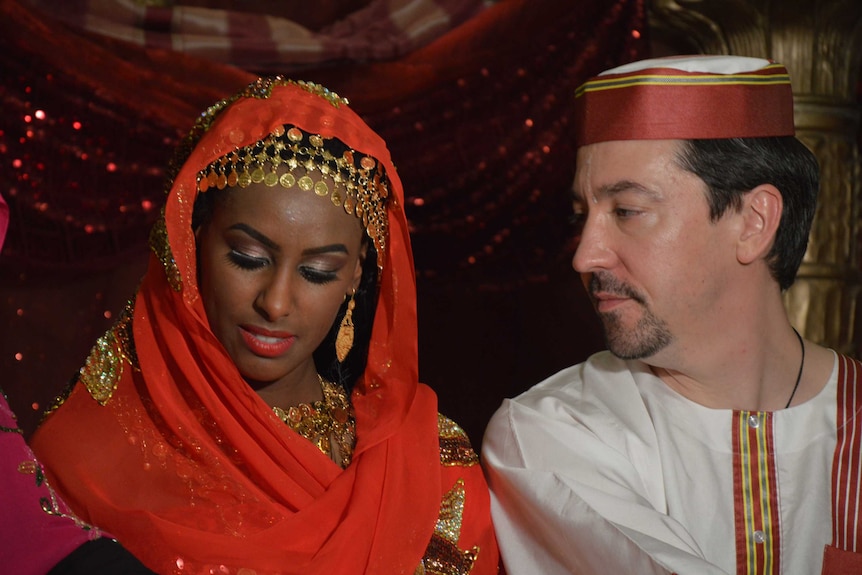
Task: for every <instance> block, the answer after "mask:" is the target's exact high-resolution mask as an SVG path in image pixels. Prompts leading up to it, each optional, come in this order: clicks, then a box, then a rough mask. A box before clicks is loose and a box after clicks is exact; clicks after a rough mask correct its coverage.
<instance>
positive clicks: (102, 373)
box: [55, 300, 140, 409]
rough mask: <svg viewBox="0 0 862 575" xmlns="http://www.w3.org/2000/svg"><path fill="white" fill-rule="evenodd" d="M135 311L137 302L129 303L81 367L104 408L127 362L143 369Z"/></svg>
mask: <svg viewBox="0 0 862 575" xmlns="http://www.w3.org/2000/svg"><path fill="white" fill-rule="evenodd" d="M134 309H135V307H134V302H133V301H132V300H130V301H129V302H128V303H127V304H126V307H125V308H124V309H123V311H122V313H121V314H120V317H119V319H117V322H116V323H115V324H114V325H113V327H111V329H109V330H108V331H107V332H105V335H103V336H102V337H100V338H99V339H98V340H96V344H95V345H94V346H93V348H92V349H91V350H90V355H89V356H88V357H87V361H86V363H85V364H84V367H82V368H81V371H80V377H79V379H80V381H81V383H83V384H84V386H86V388H87V391H89V392H90V395H91V396H92V397H93V399H95V400H96V401H98V402H99V404H101V405H105V404H106V403H108V401H109V400H110V399H111V396H112V395H113V394H114V390H116V389H117V383H119V381H120V378H121V377H122V375H123V365H124V364H125V363H128V364H129V365H130V366H131V367H132V368H134V369H140V366H139V365H138V355H137V352H136V351H135V343H134V336H133V335H132V318H133V316H134ZM61 403H62V402H61ZM57 407H59V405H58V406H57ZM55 409H56V407H55Z"/></svg>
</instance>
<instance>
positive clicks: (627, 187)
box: [572, 180, 661, 202]
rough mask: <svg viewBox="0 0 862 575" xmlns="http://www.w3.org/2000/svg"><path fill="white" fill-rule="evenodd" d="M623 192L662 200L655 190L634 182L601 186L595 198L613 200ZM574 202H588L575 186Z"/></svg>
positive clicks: (573, 188)
mask: <svg viewBox="0 0 862 575" xmlns="http://www.w3.org/2000/svg"><path fill="white" fill-rule="evenodd" d="M623 192H634V193H637V194H641V195H643V196H646V197H648V198H649V199H651V200H653V201H659V200H660V199H661V196H660V195H659V194H658V193H657V192H656V191H655V190H651V189H650V188H647V187H645V186H643V185H642V184H639V183H637V182H633V181H631V180H620V181H618V182H614V183H613V184H607V185H604V186H600V187H599V189H598V190H597V191H596V193H595V196H596V197H597V198H599V199H601V198H612V197H614V196H617V195H619V194H621V193H623ZM572 200H573V201H578V202H586V199H585V198H584V196H583V194H581V193H580V192H579V191H578V190H577V189H576V188H575V186H572Z"/></svg>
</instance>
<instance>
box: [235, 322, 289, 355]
mask: <svg viewBox="0 0 862 575" xmlns="http://www.w3.org/2000/svg"><path fill="white" fill-rule="evenodd" d="M239 332H240V335H242V339H243V341H244V342H245V345H246V347H248V349H249V351H251V352H252V353H253V354H255V355H258V356H260V357H278V356H280V355H282V354H284V353H286V352H287V350H288V349H290V346H292V345H293V342H294V341H296V336H294V335H293V334H292V333H288V332H286V331H270V330H268V329H264V328H262V327H257V326H254V325H243V326H240V328H239Z"/></svg>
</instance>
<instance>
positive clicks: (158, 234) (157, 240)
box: [150, 208, 183, 292]
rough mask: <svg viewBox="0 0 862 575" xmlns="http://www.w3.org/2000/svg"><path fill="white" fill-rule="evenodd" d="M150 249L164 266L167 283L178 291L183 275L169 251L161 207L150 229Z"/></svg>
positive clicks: (181, 284) (180, 287)
mask: <svg viewBox="0 0 862 575" xmlns="http://www.w3.org/2000/svg"><path fill="white" fill-rule="evenodd" d="M150 249H151V250H153V253H154V254H156V257H158V258H159V261H160V262H162V265H163V266H164V268H165V276H167V278H168V284H170V286H171V287H172V288H173V289H174V291H175V292H180V291H182V289H183V276H182V275H181V274H180V269H179V268H178V267H177V262H176V260H175V259H174V254H173V253H172V252H171V245H170V243H169V242H168V228H167V227H166V226H165V209H164V208H162V215H161V216H159V219H158V220H156V223H155V224H154V225H153V229H152V230H150Z"/></svg>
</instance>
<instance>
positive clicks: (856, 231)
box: [650, 0, 862, 356]
mask: <svg viewBox="0 0 862 575" xmlns="http://www.w3.org/2000/svg"><path fill="white" fill-rule="evenodd" d="M650 24H651V30H652V34H653V46H654V48H655V50H654V51H655V52H656V55H657V56H659V55H667V54H683V53H702V54H735V55H739V56H753V57H759V58H771V59H774V60H777V61H778V62H781V63H782V64H784V65H785V66H786V67H787V69H788V71H789V72H790V76H791V82H792V84H793V92H794V115H795V120H796V128H797V136H798V137H799V139H800V140H802V141H803V142H805V144H806V145H807V146H808V147H809V148H810V149H811V150H812V151H813V152H814V154H815V155H816V156H817V159H818V160H819V162H820V169H821V185H820V199H819V203H818V208H817V213H816V214H815V216H814V225H813V227H812V230H811V235H810V239H809V244H808V251H807V252H806V254H805V259H804V261H803V263H802V267H801V268H800V270H799V276H798V278H797V280H796V283H795V284H794V285H793V287H792V288H790V290H788V291H787V293H786V294H785V299H784V301H785V304H786V306H787V309H788V313H789V315H790V319H791V321H792V322H793V324H794V325H795V326H796V327H797V328H798V329H799V330H800V331H801V332H802V333H803V334H804V335H805V336H806V337H807V338H809V339H811V340H813V341H816V342H818V343H822V344H823V345H826V346H828V347H831V348H833V349H835V350H837V351H840V352H843V353H848V354H850V355H854V356H858V355H859V352H860V331H859V330H858V329H857V328H856V318H857V312H858V310H857V301H858V300H859V295H860V268H862V265H860V264H862V262H860V249H859V247H860V246H859V242H860V239H862V238H860V225H859V224H860V222H859V206H860V199H862V196H860V193H862V180H860V172H862V169H860V156H859V146H858V142H859V129H860V125H859V124H860V109H859V105H858V103H857V102H856V84H857V81H858V79H859V74H860V67H862V1H860V0H817V1H814V0H787V1H778V2H769V1H768V0H760V1H756V0H688V1H684V0H678V1H673V0H653V2H652V7H651V12H650Z"/></svg>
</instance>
